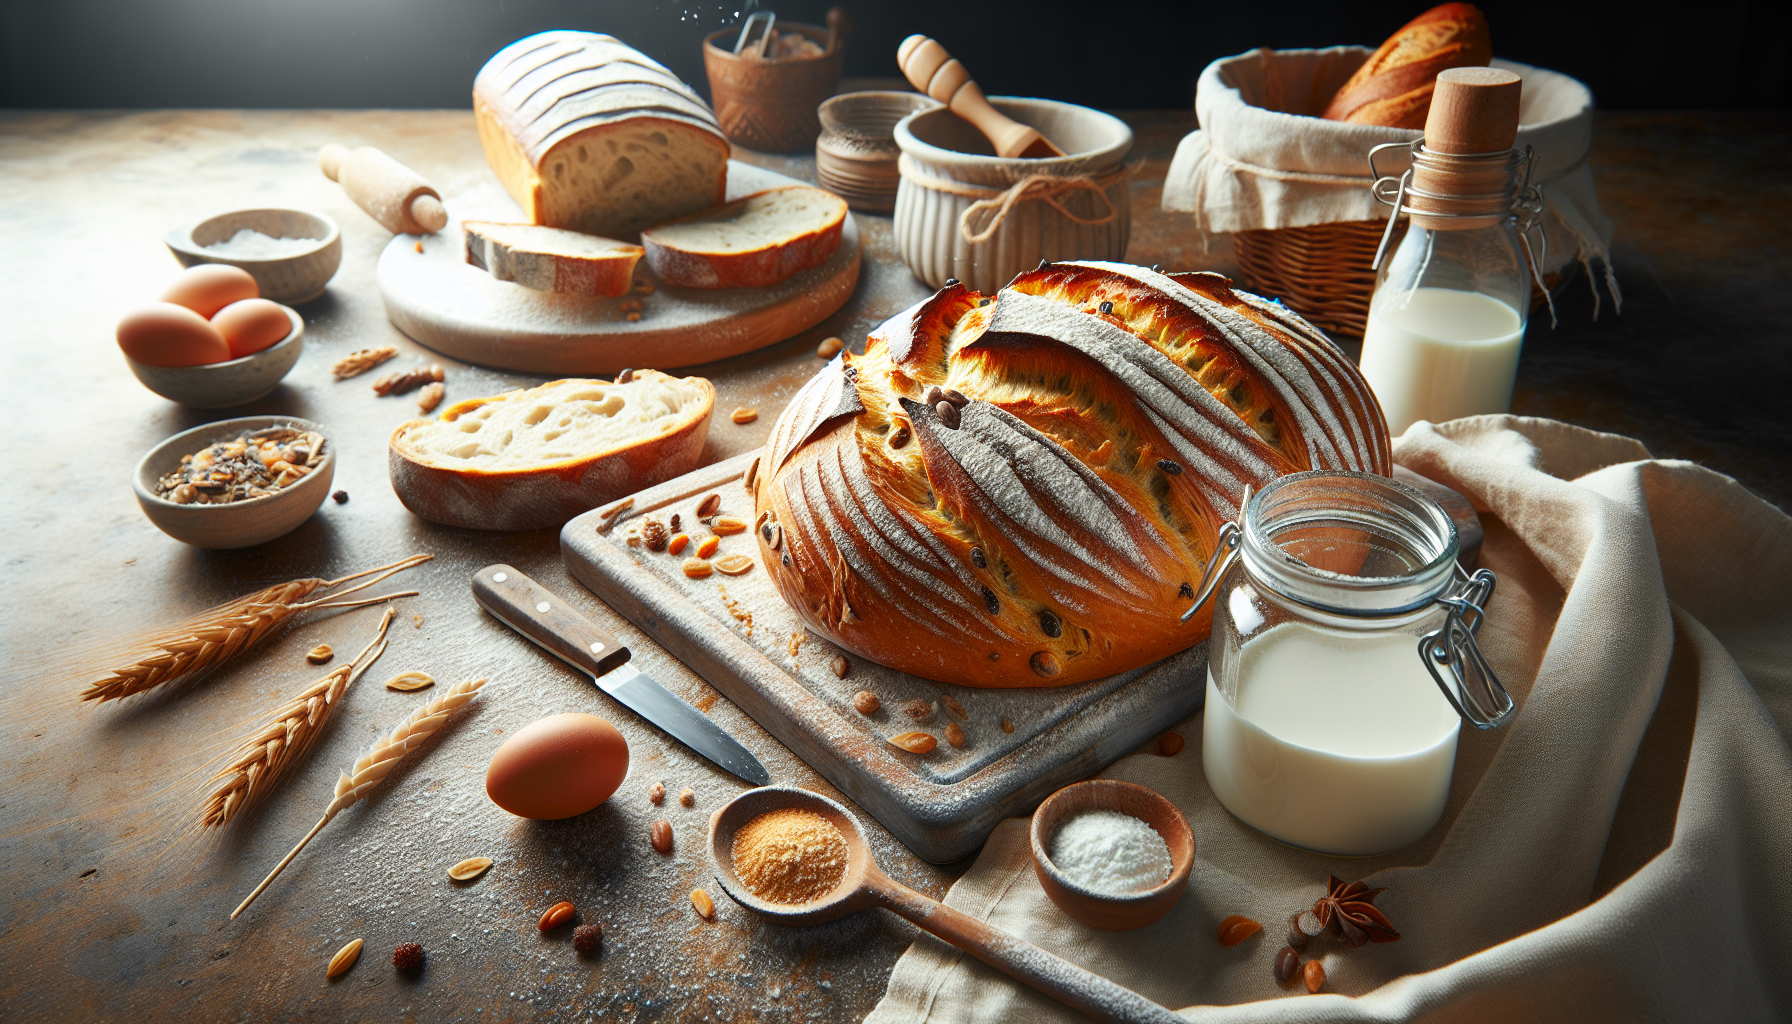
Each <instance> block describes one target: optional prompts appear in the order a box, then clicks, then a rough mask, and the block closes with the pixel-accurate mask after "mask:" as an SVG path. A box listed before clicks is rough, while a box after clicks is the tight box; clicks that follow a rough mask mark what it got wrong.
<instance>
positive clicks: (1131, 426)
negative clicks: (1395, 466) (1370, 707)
mask: <svg viewBox="0 0 1792 1024" xmlns="http://www.w3.org/2000/svg"><path fill="white" fill-rule="evenodd" d="M1306 469H1347V470H1361V471H1367V472H1373V473H1381V474H1386V473H1388V472H1389V471H1390V470H1391V469H1392V460H1391V458H1390V456H1389V452H1388V434H1387V425H1386V423H1385V422H1384V421H1383V418H1382V413H1381V408H1380V406H1378V405H1377V404H1376V402H1375V397H1374V396H1373V395H1372V394H1371V393H1370V391H1369V386H1368V384H1367V383H1365V382H1364V380H1363V377H1362V374H1361V373H1360V372H1358V370H1357V368H1356V364H1355V363H1353V362H1351V360H1350V359H1349V358H1348V357H1346V356H1345V355H1344V354H1343V353H1342V352H1340V351H1338V349H1337V348H1336V347H1334V346H1333V345H1332V344H1331V342H1330V341H1328V340H1327V339H1326V337H1325V336H1324V335H1323V334H1321V333H1320V332H1319V331H1318V330H1316V329H1314V328H1313V327H1312V326H1310V325H1308V324H1307V323H1306V322H1305V321H1304V320H1302V319H1300V318H1299V317H1297V316H1295V315H1294V314H1292V313H1290V312H1288V311H1287V310H1286V309H1284V308H1283V307H1281V306H1280V305H1278V304H1275V303H1271V302H1268V301H1265V300H1263V299H1260V298H1257V297H1256V296H1254V295H1248V294H1245V293H1243V292H1237V291H1234V290H1233V289H1232V288H1231V282H1230V281H1228V280H1226V279H1225V278H1223V277H1220V276H1218V275H1217V274H1186V275H1175V276H1173V277H1172V276H1168V275H1164V274H1159V273H1155V272H1153V271H1150V270H1146V269H1144V268H1141V267H1134V266H1128V265H1124V264H1114V263H1057V264H1049V265H1046V266H1044V267H1041V268H1040V269H1039V270H1036V271H1033V272H1030V273H1025V274H1021V275H1020V276H1019V277H1017V278H1015V279H1014V281H1013V282H1012V283H1010V284H1009V285H1008V287H1006V288H1004V289H1002V291H1001V292H1000V294H998V295H996V296H993V297H989V296H984V295H980V294H978V293H976V292H973V291H970V290H968V289H966V288H964V287H962V286H960V285H951V286H948V287H946V288H944V289H942V290H941V291H939V292H938V293H936V294H935V295H934V296H933V297H932V298H930V299H928V300H926V301H925V302H922V303H921V304H919V305H917V306H915V307H914V308H913V309H910V310H908V311H906V312H904V313H901V314H898V315H897V316H895V317H894V318H892V319H890V320H889V321H886V322H885V323H884V324H883V325H882V326H881V327H879V328H878V329H877V330H876V331H875V332H874V333H873V334H872V335H871V337H870V339H869V341H868V343H867V345H866V349H865V354H864V355H862V356H853V355H852V354H851V352H850V351H849V352H846V353H843V354H842V355H841V356H840V357H839V358H837V359H835V360H834V361H833V362H832V363H829V364H828V366H827V367H826V368H825V369H824V370H822V372H821V373H820V374H818V375H817V376H816V377H815V378H814V379H813V380H811V381H810V382H809V383H808V384H806V385H804V387H803V389H802V390H801V391H800V392H798V393H797V395H796V397H795V398H793V399H792V400H791V402H790V404H789V406H787V407H786V408H785V410H784V413H783V414H782V415H781V416H780V417H779V418H778V422H777V423H776V424H775V425H774V426H773V427H772V432H771V437H770V439H769V440H768V441H767V442H766V446H765V451H764V453H763V455H762V456H761V460H760V463H759V466H758V469H757V472H756V474H755V476H754V478H753V494H754V501H755V505H756V517H757V521H756V529H757V531H758V534H757V535H758V540H759V549H760V556H761V560H762V562H763V563H764V565H765V566H766V567H767V568H768V569H769V570H770V572H771V574H772V578H773V580H774V581H775V582H776V584H777V587H778V589H779V591H780V593H782V595H783V597H784V599H785V600H786V601H787V602H789V604H790V606H791V607H792V608H793V609H794V610H795V611H796V612H797V614H798V615H800V616H801V617H802V618H803V619H804V620H805V621H806V622H807V623H808V624H809V626H810V628H812V629H814V630H815V631H816V632H818V633H820V634H822V635H823V636H826V637H828V638H829V639H830V640H833V641H835V642H836V643H838V644H840V645H841V646H843V647H845V648H847V649H848V650H852V651H855V652H857V653H859V654H861V655H863V656H865V657H866V658H869V659H871V660H872V661H875V662H879V663H882V664H884V665H888V666H890V667H892V668H895V669H899V670H901V671H904V672H909V673H913V674H914V675H918V676H924V677H926V678H929V679H937V680H941V681H945V682H952V683H962V684H964V685H967V686H1057V685H1062V684H1065V683H1075V682H1080V681H1083V680H1087V679H1094V678H1098V677H1101V676H1107V675H1112V674H1114V673H1116V672H1122V671H1125V670H1127V669H1131V668H1136V667H1138V666H1141V665H1145V664H1147V663H1150V662H1152V661H1156V660H1157V659H1159V658H1162V657H1165V656H1167V655H1169V654H1171V653H1174V652H1176V651H1179V650H1182V649H1184V648H1186V647H1188V646H1190V645H1192V644H1194V643H1197V642H1199V641H1200V640H1202V639H1203V638H1205V637H1206V636H1207V633H1208V630H1209V627H1210V619H1211V615H1210V612H1211V607H1210V606H1209V607H1207V608H1203V610H1202V613H1201V614H1200V615H1199V616H1197V617H1196V618H1194V619H1193V620H1191V621H1190V622H1188V623H1183V622H1182V621H1180V616H1181V615H1182V613H1183V611H1184V610H1186V609H1187V608H1188V607H1189V605H1190V604H1191V603H1192V598H1193V596H1194V589H1193V588H1194V587H1195V585H1196V584H1197V583H1198V582H1199V581H1200V578H1201V573H1202V570H1203V569H1204V568H1205V567H1206V565H1207V562H1208V559H1209V558H1210V557H1211V556H1212V554H1213V549H1214V544H1215V537H1216V535H1217V532H1218V530H1219V527H1220V525H1221V524H1223V523H1225V522H1226V521H1228V520H1232V519H1236V518H1237V516H1238V505H1239V501H1240V499H1241V497H1242V495H1243V492H1244V489H1245V486H1246V485H1247V484H1248V485H1257V486H1261V485H1262V484H1264V483H1265V482H1267V481H1269V480H1272V479H1274V478H1275V477H1278V476H1281V475H1283V474H1286V473H1291V472H1295V471H1299V470H1306Z"/></svg>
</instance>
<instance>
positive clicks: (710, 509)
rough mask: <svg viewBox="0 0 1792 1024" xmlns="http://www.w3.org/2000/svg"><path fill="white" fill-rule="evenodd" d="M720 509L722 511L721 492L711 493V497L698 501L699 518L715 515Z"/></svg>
mask: <svg viewBox="0 0 1792 1024" xmlns="http://www.w3.org/2000/svg"><path fill="white" fill-rule="evenodd" d="M720 511H722V496H721V495H720V494H711V495H710V496H709V497H707V498H704V499H703V500H702V501H701V502H699V503H698V505H697V518H698V519H704V518H707V517H709V516H713V515H715V514H716V513H717V512H720Z"/></svg>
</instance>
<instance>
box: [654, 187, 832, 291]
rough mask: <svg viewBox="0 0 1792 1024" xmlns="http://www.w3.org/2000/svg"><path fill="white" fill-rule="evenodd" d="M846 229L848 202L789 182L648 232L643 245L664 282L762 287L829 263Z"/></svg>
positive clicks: (707, 286)
mask: <svg viewBox="0 0 1792 1024" xmlns="http://www.w3.org/2000/svg"><path fill="white" fill-rule="evenodd" d="M845 224H846V201H845V200H844V199H841V198H840V197H839V196H837V195H835V194H833V193H832V192H824V191H822V190H821V189H818V188H810V187H808V186H807V185H789V186H786V187H784V188H774V189H768V190H767V191H764V192H755V193H753V194H752V195H750V196H743V197H741V198H739V199H736V200H735V201H734V202H732V203H729V204H728V205H726V206H720V207H717V208H716V209H713V210H705V211H704V212H702V213H699V214H693V215H692V216H689V217H685V218H683V219H681V220H675V221H673V222H672V223H670V224H661V225H659V226H658V227H653V228H649V229H647V230H646V231H643V232H641V245H642V246H643V247H644V248H645V249H646V250H647V265H648V266H650V267H652V268H653V272H654V273H656V274H658V275H659V276H660V279H661V280H663V281H665V282H666V283H667V284H681V285H684V286H685V287H687V288H758V287H762V286H764V285H768V284H776V283H778V282H779V281H782V280H784V279H785V278H787V277H789V276H790V275H792V274H794V273H796V272H798V271H800V270H807V269H809V268H810V267H816V266H820V265H821V264H823V263H826V262H827V259H828V257H829V256H832V255H833V254H834V250H836V249H838V248H840V231H841V229H842V228H843V227H844V226H845Z"/></svg>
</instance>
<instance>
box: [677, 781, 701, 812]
mask: <svg viewBox="0 0 1792 1024" xmlns="http://www.w3.org/2000/svg"><path fill="white" fill-rule="evenodd" d="M678 802H679V803H681V804H683V805H685V806H686V807H691V806H694V805H695V804H696V803H697V794H695V793H693V792H691V788H690V787H689V786H686V787H685V788H683V789H681V790H679V791H678Z"/></svg>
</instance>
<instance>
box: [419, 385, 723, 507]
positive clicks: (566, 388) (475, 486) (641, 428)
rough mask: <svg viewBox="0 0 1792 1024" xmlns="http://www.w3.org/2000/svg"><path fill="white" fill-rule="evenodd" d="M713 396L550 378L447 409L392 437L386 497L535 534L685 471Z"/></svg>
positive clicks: (692, 388)
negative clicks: (537, 384) (394, 494)
mask: <svg viewBox="0 0 1792 1024" xmlns="http://www.w3.org/2000/svg"><path fill="white" fill-rule="evenodd" d="M715 404H716V392H715V388H713V387H711V386H710V383H709V381H707V380H705V379H703V378H702V377H683V378H679V377H672V376H669V375H667V374H664V373H660V372H659V371H657V370H636V371H634V376H633V378H632V379H630V380H629V381H628V382H627V383H624V384H615V383H611V382H610V381H604V380H583V379H570V380H556V381H550V382H548V383H546V384H543V385H541V386H540V387H535V388H528V389H526V390H517V391H507V392H505V393H504V394H501V395H496V396H494V397H491V398H473V399H469V400H467V401H465V402H457V403H455V404H454V405H451V406H449V407H448V408H447V409H446V410H444V411H443V412H442V415H441V417H440V418H438V419H434V420H412V421H411V422H409V423H406V424H404V425H403V426H401V427H399V428H398V429H397V430H396V431H394V432H393V434H392V440H391V443H390V445H389V446H388V455H387V466H388V468H389V470H390V471H391V475H392V489H393V490H394V491H397V492H398V498H399V500H400V501H402V502H404V506H405V507H406V508H408V509H410V510H411V511H412V512H415V513H416V514H418V515H420V516H422V517H423V518H425V519H428V520H429V521H431V522H435V523H443V524H446V525H448V526H462V527H467V528H469V529H474V530H534V529H540V528H542V527H547V526H559V525H560V524H562V523H564V522H566V521H567V520H568V519H571V518H572V517H573V516H576V515H579V514H581V513H584V512H587V511H589V510H590V509H593V508H595V507H597V506H598V505H601V504H603V503H605V502H607V501H611V500H613V499H615V498H620V497H622V496H624V495H627V494H632V493H634V492H635V491H638V490H640V489H641V488H643V487H648V486H651V485H653V484H657V483H660V482H662V481H665V480H670V479H672V478H673V477H675V476H678V475H680V474H683V473H688V472H690V471H691V470H692V469H695V468H696V466H697V460H698V458H699V457H700V456H701V455H702V454H703V442H704V439H705V438H707V437H708V436H709V416H710V413H711V412H712V411H713V410H714V408H715Z"/></svg>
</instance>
